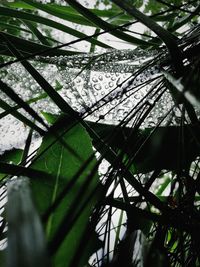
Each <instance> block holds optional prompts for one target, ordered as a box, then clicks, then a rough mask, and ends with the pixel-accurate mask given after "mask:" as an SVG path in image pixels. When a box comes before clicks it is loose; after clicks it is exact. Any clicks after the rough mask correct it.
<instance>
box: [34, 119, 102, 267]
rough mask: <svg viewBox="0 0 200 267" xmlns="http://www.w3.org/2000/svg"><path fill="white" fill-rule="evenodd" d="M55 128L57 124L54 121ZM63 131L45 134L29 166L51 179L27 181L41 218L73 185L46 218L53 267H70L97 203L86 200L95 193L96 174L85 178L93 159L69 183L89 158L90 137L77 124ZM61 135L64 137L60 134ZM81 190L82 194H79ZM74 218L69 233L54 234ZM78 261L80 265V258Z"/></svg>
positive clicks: (62, 127)
mask: <svg viewBox="0 0 200 267" xmlns="http://www.w3.org/2000/svg"><path fill="white" fill-rule="evenodd" d="M59 124H60V121H58V125H59ZM67 129H68V125H66V124H64V123H61V128H60V129H59V128H58V129H56V128H54V130H53V134H52V133H48V134H47V135H46V136H45V137H44V139H43V142H42V145H41V147H40V149H39V151H38V153H37V156H38V159H36V160H35V162H34V163H33V164H32V165H31V167H32V168H33V169H36V170H40V171H43V172H46V173H48V174H51V175H52V177H53V178H52V179H49V178H46V177H45V176H44V177H43V179H39V178H37V177H35V179H32V180H31V186H32V192H33V194H34V199H35V203H36V205H37V207H38V209H39V211H40V213H41V214H44V213H45V212H46V211H47V210H48V209H49V207H51V205H52V204H53V203H54V202H55V200H56V199H57V198H58V196H59V195H60V194H61V192H62V191H63V189H64V188H65V187H66V186H69V185H70V184H71V183H72V184H73V186H71V188H70V190H69V191H68V192H67V193H66V194H65V196H64V198H63V199H62V201H61V202H60V203H59V205H58V207H57V209H55V210H54V211H53V213H52V214H51V215H50V216H49V217H48V221H47V224H46V233H47V237H48V239H49V240H50V243H51V245H52V246H57V247H56V248H55V250H54V251H53V252H52V253H55V257H54V265H55V266H56V267H62V266H63V267H67V266H69V265H70V262H71V261H72V260H73V257H74V256H75V254H76V252H77V250H78V247H79V243H80V242H81V240H82V237H83V234H84V231H85V230H86V227H87V224H88V221H89V217H90V215H91V211H92V208H93V207H94V205H95V203H96V202H97V199H98V194H95V196H93V197H91V198H90V197H89V196H90V194H91V193H93V192H94V191H95V190H96V187H97V186H98V183H99V180H98V175H97V173H96V171H95V172H94V174H93V175H92V176H91V177H90V179H89V181H87V180H88V175H90V174H91V170H92V169H93V167H94V166H95V165H96V159H95V158H93V160H91V162H90V163H89V164H88V165H87V166H86V167H85V169H84V170H83V172H82V173H81V174H80V176H78V178H77V180H76V181H75V180H73V179H74V176H75V175H76V173H77V172H78V171H79V169H80V168H81V167H82V166H83V165H84V164H85V161H86V160H88V158H89V157H91V155H93V149H92V145H91V140H90V137H89V136H88V134H87V132H86V131H85V129H84V128H83V127H82V126H81V125H80V124H76V126H74V127H73V128H71V129H68V130H67ZM66 130H67V131H66ZM64 132H66V133H65V134H63V133H64ZM55 133H56V135H60V134H63V136H62V141H63V142H65V143H66V144H67V146H68V147H70V148H71V150H74V151H75V153H76V155H78V156H76V155H75V154H74V153H73V154H72V153H71V151H69V150H67V149H66V147H64V146H63V145H62V143H61V142H60V141H58V140H57V139H56V137H55V135H54V134H55ZM52 143H53V145H52ZM49 146H50V147H49ZM80 158H81V159H82V160H80ZM85 186H86V188H85ZM84 188H85V189H86V190H83V189H84ZM82 190H83V191H82ZM80 193H81V194H80ZM88 197H89V198H88ZM85 201H86V203H85V205H84V207H83V209H82V210H80V207H81V205H83V204H84V202H85ZM77 214H78V215H79V216H78V218H77V220H75V222H74V223H73V224H72V225H71V228H69V231H68V232H67V233H64V232H62V234H61V235H60V234H58V233H59V231H60V230H62V227H61V226H62V225H63V223H64V226H65V228H67V225H68V223H69V221H70V219H73V218H74V217H75V216H77ZM65 218H68V220H66V221H65ZM59 238H61V240H60V241H58V240H59ZM86 242H88V240H87V241H86ZM56 244H57V245H56ZM87 251H88V250H87ZM84 252H85V250H83V253H82V254H84ZM91 252H93V251H92V248H90V249H89V252H87V257H88V256H89V254H90V253H91ZM82 257H83V258H84V259H85V258H86V257H85V255H82ZM80 261H82V258H81V260H80ZM82 263H83V262H82ZM84 263H86V262H84Z"/></svg>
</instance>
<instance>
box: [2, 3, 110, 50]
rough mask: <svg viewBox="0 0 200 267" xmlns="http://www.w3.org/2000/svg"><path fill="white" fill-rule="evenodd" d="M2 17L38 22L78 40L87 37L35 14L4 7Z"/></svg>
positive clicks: (100, 43)
mask: <svg viewBox="0 0 200 267" xmlns="http://www.w3.org/2000/svg"><path fill="white" fill-rule="evenodd" d="M0 15H3V16H9V17H13V18H19V19H24V20H28V21H32V22H36V23H40V24H44V25H46V26H49V27H52V28H55V29H57V30H60V31H62V32H65V33H68V34H71V35H73V36H75V37H77V38H85V37H86V35H85V34H84V33H82V32H79V31H76V30H74V29H72V28H70V27H68V26H66V25H63V24H61V23H58V22H55V21H53V20H50V19H47V18H44V17H41V16H37V15H34V14H30V13H26V12H23V11H20V10H15V9H11V8H6V7H2V6H0ZM87 41H88V42H90V43H94V44H95V45H99V46H101V47H104V48H110V47H109V46H108V45H106V44H104V43H102V42H100V41H98V40H95V39H93V38H90V39H88V40H87Z"/></svg>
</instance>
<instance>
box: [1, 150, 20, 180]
mask: <svg viewBox="0 0 200 267" xmlns="http://www.w3.org/2000/svg"><path fill="white" fill-rule="evenodd" d="M22 154H23V150H21V149H12V150H9V151H6V152H4V154H3V155H1V156H0V161H1V162H7V163H15V164H18V163H20V161H21V158H22ZM5 175H6V174H4V173H0V180H1V179H3V178H4V177H5Z"/></svg>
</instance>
